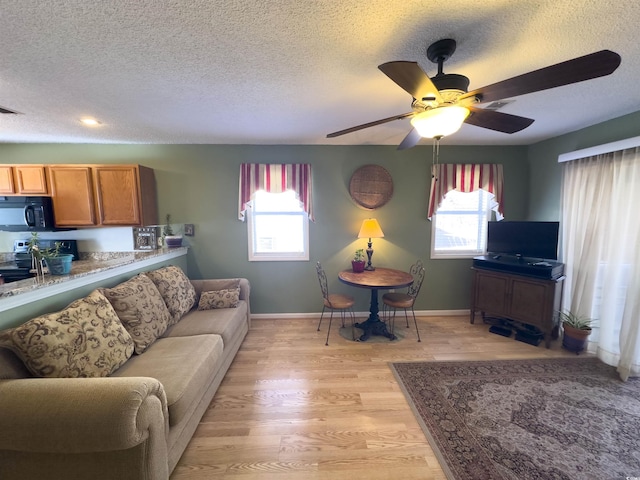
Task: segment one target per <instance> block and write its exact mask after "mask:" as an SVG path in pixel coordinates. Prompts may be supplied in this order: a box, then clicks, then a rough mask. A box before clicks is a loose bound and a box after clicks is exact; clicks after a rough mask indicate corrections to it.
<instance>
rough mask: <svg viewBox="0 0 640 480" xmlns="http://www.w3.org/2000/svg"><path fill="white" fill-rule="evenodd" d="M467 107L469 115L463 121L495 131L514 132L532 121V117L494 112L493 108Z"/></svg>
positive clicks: (522, 128)
mask: <svg viewBox="0 0 640 480" xmlns="http://www.w3.org/2000/svg"><path fill="white" fill-rule="evenodd" d="M468 108H469V110H471V115H469V116H468V117H467V119H466V120H465V123H468V124H470V125H475V126H476V127H482V128H488V129H490V130H495V131H496V132H503V133H516V132H519V131H520V130H524V129H525V128H527V127H528V126H529V125H531V124H532V123H533V119H532V118H526V117H519V116H517V115H511V114H510V113H502V112H496V111H495V110H484V109H482V108H474V107H468Z"/></svg>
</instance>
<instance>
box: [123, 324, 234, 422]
mask: <svg viewBox="0 0 640 480" xmlns="http://www.w3.org/2000/svg"><path fill="white" fill-rule="evenodd" d="M221 361H222V338H221V337H220V336H219V335H197V336H193V337H173V338H161V339H159V340H158V341H156V342H155V343H154V344H153V345H151V346H150V347H149V348H148V349H147V351H146V352H145V353H144V355H138V356H134V357H132V358H131V359H130V360H129V361H128V362H127V363H126V364H124V365H123V366H122V367H121V368H120V369H119V370H118V371H117V372H115V373H114V376H116V377H153V378H156V379H157V380H159V381H160V383H162V385H163V387H164V390H165V393H166V395H167V405H168V407H169V425H170V426H173V425H176V424H178V423H180V421H181V420H183V418H184V417H185V415H189V414H190V412H191V411H192V410H193V408H194V404H197V403H198V402H199V401H200V400H201V398H202V395H203V394H204V392H205V391H206V390H207V388H208V386H209V384H210V383H211V382H212V380H213V378H214V377H215V374H216V372H217V371H218V369H219V368H220V362H221Z"/></svg>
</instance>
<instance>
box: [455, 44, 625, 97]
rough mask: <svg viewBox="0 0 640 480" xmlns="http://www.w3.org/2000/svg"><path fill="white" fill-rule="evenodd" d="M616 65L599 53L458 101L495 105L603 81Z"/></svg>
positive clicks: (605, 53) (615, 58)
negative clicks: (574, 85)
mask: <svg viewBox="0 0 640 480" xmlns="http://www.w3.org/2000/svg"><path fill="white" fill-rule="evenodd" d="M619 65H620V55H618V54H617V53H615V52H612V51H610V50H600V51H599V52H595V53H590V54H589V55H585V56H583V57H578V58H574V59H573V60H567V61H566V62H562V63H557V64H555V65H551V66H549V67H545V68H541V69H539V70H534V71H533V72H529V73H525V74H523V75H519V76H517V77H513V78H509V79H507V80H503V81H501V82H498V83H494V84H492V85H488V86H486V87H482V88H479V89H477V90H473V91H472V92H469V93H465V94H464V95H462V96H461V97H460V99H464V98H467V97H474V96H475V97H477V98H478V99H479V102H480V103H486V102H495V101H497V100H502V99H503V98H509V97H516V96H518V95H524V94H527V93H532V92H539V91H541V90H547V89H549V88H555V87H561V86H563V85H569V84H572V83H577V82H582V81H584V80H590V79H592V78H598V77H604V76H606V75H609V74H611V73H613V72H614V71H615V69H616V68H618V66H619Z"/></svg>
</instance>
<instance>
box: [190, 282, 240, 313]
mask: <svg viewBox="0 0 640 480" xmlns="http://www.w3.org/2000/svg"><path fill="white" fill-rule="evenodd" d="M239 300H240V287H238V288H233V289H231V288H228V289H225V290H212V291H209V292H202V294H200V301H199V302H198V310H212V309H215V308H236V307H237V306H238V301H239Z"/></svg>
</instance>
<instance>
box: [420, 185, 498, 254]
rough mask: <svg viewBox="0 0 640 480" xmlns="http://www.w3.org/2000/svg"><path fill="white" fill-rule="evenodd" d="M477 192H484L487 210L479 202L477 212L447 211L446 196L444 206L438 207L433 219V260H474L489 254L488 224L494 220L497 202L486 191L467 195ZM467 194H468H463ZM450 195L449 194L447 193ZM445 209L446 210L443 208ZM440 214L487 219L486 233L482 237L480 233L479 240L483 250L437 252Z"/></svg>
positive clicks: (440, 250) (484, 229)
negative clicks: (493, 209)
mask: <svg viewBox="0 0 640 480" xmlns="http://www.w3.org/2000/svg"><path fill="white" fill-rule="evenodd" d="M452 192H455V190H452ZM477 192H483V193H484V194H485V196H486V198H487V202H486V206H485V209H484V210H482V209H481V207H482V205H481V203H482V202H481V201H480V200H479V201H478V209H477V210H445V208H446V196H445V200H443V201H442V204H441V206H440V207H438V210H436V212H435V213H434V214H433V217H432V219H431V258H432V259H451V258H473V257H477V256H479V255H484V254H486V253H487V235H486V232H487V228H488V227H487V223H488V222H489V221H490V220H492V218H494V215H495V214H494V213H493V212H492V208H493V206H494V205H495V203H494V202H495V200H494V201H493V202H492V201H491V198H492V194H491V193H489V192H487V191H485V190H482V189H481V190H476V191H474V192H467V193H477ZM456 193H463V192H456ZM463 194H466V193H463ZM447 195H448V193H447ZM443 207H444V208H443ZM438 214H440V215H449V214H452V215H475V216H476V217H479V216H481V215H482V216H484V217H485V225H484V227H483V231H484V235H482V231H481V232H478V239H479V242H480V244H481V245H479V247H481V248H477V249H471V250H469V249H467V250H458V249H455V250H454V249H448V250H442V249H439V250H437V251H436V235H437V227H438V225H437V222H438Z"/></svg>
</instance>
